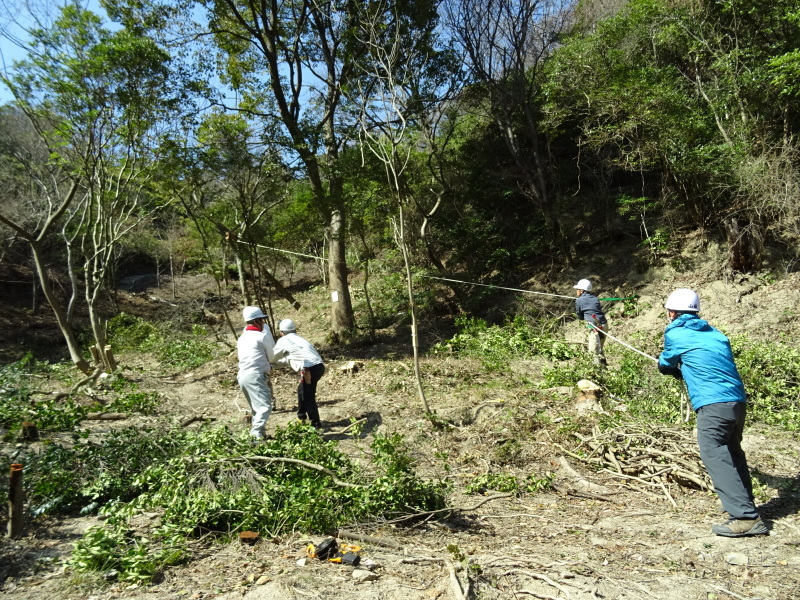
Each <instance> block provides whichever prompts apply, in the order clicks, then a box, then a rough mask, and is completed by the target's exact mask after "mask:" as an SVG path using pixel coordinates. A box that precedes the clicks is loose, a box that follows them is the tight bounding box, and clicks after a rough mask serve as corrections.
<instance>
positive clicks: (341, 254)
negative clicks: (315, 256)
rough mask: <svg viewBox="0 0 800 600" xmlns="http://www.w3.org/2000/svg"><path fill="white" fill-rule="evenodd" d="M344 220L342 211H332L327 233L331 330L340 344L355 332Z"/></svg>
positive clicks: (337, 209) (336, 209) (338, 209)
mask: <svg viewBox="0 0 800 600" xmlns="http://www.w3.org/2000/svg"><path fill="white" fill-rule="evenodd" d="M344 233H345V232H344V218H343V215H342V210H341V209H340V208H335V209H334V210H333V211H331V218H330V224H329V227H328V229H327V231H326V238H327V242H328V248H329V258H328V276H329V279H330V290H331V328H332V329H333V333H334V334H335V335H336V336H337V337H338V338H339V341H340V342H346V341H347V340H346V339H343V338H347V337H349V336H350V335H351V334H352V331H353V306H352V301H351V300H350V286H349V284H348V282H347V262H346V260H345V252H346V245H345V239H344Z"/></svg>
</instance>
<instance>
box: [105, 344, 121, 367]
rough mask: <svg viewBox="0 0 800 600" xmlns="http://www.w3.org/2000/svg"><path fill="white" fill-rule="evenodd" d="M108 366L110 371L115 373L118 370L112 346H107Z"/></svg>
mask: <svg viewBox="0 0 800 600" xmlns="http://www.w3.org/2000/svg"><path fill="white" fill-rule="evenodd" d="M106 366H107V367H108V372H109V373H113V372H114V371H116V370H117V367H118V366H119V365H117V359H116V358H114V353H113V352H112V351H111V346H106Z"/></svg>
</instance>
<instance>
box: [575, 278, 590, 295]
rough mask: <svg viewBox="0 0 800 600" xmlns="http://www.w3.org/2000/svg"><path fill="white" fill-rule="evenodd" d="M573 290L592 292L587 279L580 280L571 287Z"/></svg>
mask: <svg viewBox="0 0 800 600" xmlns="http://www.w3.org/2000/svg"><path fill="white" fill-rule="evenodd" d="M572 289H574V290H583V291H584V292H591V291H592V282H591V281H589V280H588V279H581V280H580V281H579V282H578V283H576V284H575V285H573V286H572Z"/></svg>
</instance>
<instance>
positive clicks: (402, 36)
mask: <svg viewBox="0 0 800 600" xmlns="http://www.w3.org/2000/svg"><path fill="white" fill-rule="evenodd" d="M406 25H407V23H405V21H404V19H402V18H401V16H400V15H399V14H398V12H396V10H395V7H394V6H393V5H392V4H391V3H390V2H388V1H382V2H373V3H370V4H369V5H365V6H364V8H363V10H362V11H361V12H360V14H359V21H358V28H357V32H358V33H357V35H358V36H359V41H360V43H361V44H362V45H363V47H365V48H366V49H367V56H366V59H365V60H364V62H363V63H362V74H363V77H362V78H360V79H358V80H357V81H358V86H357V89H358V90H359V94H358V96H359V104H360V106H361V110H360V113H359V114H360V125H361V128H360V131H361V135H360V139H361V142H362V148H364V149H366V150H367V151H369V152H371V153H372V154H373V155H374V156H375V157H376V158H377V159H378V161H379V162H380V164H382V165H383V167H384V171H385V175H386V181H387V183H388V185H389V188H390V189H391V190H392V193H393V195H394V199H395V202H396V205H397V210H398V214H397V219H396V220H395V232H396V240H397V244H398V246H399V247H400V250H401V252H402V255H403V265H404V268H405V276H406V291H407V294H408V303H409V310H410V313H411V345H412V348H413V354H414V375H415V380H416V384H417V392H418V395H419V399H420V402H421V404H422V408H423V410H424V412H425V414H426V415H431V414H432V413H431V410H430V406H429V405H428V401H427V398H426V396H425V389H424V387H423V385H422V375H421V372H420V363H419V328H418V323H417V309H416V302H415V300H414V282H413V277H412V271H411V257H410V251H409V245H410V244H409V240H408V236H407V233H406V227H407V218H408V217H407V206H408V204H409V203H410V202H413V200H412V196H413V195H412V194H411V193H410V191H409V189H408V186H407V184H406V182H405V173H406V168H407V166H408V163H409V158H410V153H411V147H410V146H409V145H408V143H407V142H408V140H407V139H406V137H407V134H408V132H409V125H410V121H411V120H412V119H414V118H417V117H419V114H420V113H421V112H422V111H424V110H425V108H426V107H425V104H424V102H423V101H422V96H421V95H422V90H423V88H424V87H425V85H424V80H425V78H426V75H428V76H430V75H431V74H432V73H431V71H430V68H431V65H430V59H431V55H432V48H431V47H430V42H431V35H432V33H431V32H432V26H433V21H432V20H427V21H426V20H424V19H423V20H420V21H418V23H417V25H418V26H417V27H407V26H406ZM437 204H438V203H437ZM433 212H435V207H434V209H433V210H432V211H430V214H433ZM422 231H423V232H424V226H423V229H422Z"/></svg>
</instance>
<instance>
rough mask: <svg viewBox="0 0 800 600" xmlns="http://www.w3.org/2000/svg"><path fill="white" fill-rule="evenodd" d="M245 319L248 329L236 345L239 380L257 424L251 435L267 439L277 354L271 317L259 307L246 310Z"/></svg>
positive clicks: (253, 427)
mask: <svg viewBox="0 0 800 600" xmlns="http://www.w3.org/2000/svg"><path fill="white" fill-rule="evenodd" d="M242 317H243V318H244V321H245V323H247V325H246V326H245V328H244V331H243V332H242V335H241V336H239V340H238V341H237V342H236V349H237V351H238V355H239V374H238V375H237V377H236V380H237V381H238V382H239V387H240V388H241V389H242V392H243V393H244V397H245V398H246V399H247V402H248V403H249V404H250V410H251V411H252V415H253V422H252V425H251V427H250V435H251V437H252V438H253V439H254V440H262V439H264V435H265V434H264V427H265V425H266V424H267V419H269V415H270V414H271V413H272V384H271V383H270V381H269V372H270V370H271V369H272V365H271V363H272V361H273V360H274V357H275V354H274V351H275V340H274V339H273V337H272V332H271V331H270V330H269V327H268V326H267V324H266V323H267V315H265V314H264V312H263V311H262V310H261V309H260V308H258V307H257V306H246V307H245V308H244V310H242Z"/></svg>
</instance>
